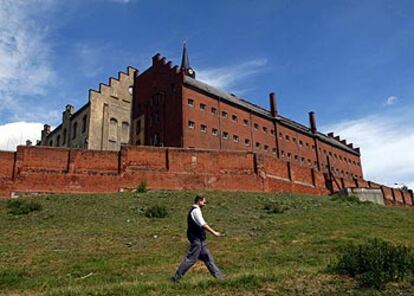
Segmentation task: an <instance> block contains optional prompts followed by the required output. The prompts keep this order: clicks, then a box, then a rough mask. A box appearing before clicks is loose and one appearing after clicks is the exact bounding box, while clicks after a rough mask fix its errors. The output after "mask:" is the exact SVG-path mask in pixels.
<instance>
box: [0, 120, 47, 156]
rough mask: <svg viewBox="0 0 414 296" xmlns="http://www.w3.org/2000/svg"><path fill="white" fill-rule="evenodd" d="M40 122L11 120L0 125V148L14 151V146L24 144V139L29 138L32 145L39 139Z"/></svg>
mask: <svg viewBox="0 0 414 296" xmlns="http://www.w3.org/2000/svg"><path fill="white" fill-rule="evenodd" d="M42 129H43V124H42V123H37V122H13V123H6V124H4V125H0V135H1V137H0V150H8V151H15V150H16V146H18V145H25V144H26V140H31V141H32V143H33V145H35V144H36V140H40V137H41V131H42Z"/></svg>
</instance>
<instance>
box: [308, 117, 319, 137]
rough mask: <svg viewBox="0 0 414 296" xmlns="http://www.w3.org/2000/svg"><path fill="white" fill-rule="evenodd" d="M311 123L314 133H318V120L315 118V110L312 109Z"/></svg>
mask: <svg viewBox="0 0 414 296" xmlns="http://www.w3.org/2000/svg"><path fill="white" fill-rule="evenodd" d="M309 123H310V129H311V131H312V133H314V134H315V133H316V131H317V129H316V120H315V112H313V111H311V112H309Z"/></svg>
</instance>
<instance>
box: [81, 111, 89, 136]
mask: <svg viewBox="0 0 414 296" xmlns="http://www.w3.org/2000/svg"><path fill="white" fill-rule="evenodd" d="M87 119H88V116H87V115H84V116H83V118H82V133H84V132H86V120H87Z"/></svg>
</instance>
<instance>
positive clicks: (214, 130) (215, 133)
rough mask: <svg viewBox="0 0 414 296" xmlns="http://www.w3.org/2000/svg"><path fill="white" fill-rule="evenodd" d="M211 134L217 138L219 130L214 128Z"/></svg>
mask: <svg viewBox="0 0 414 296" xmlns="http://www.w3.org/2000/svg"><path fill="white" fill-rule="evenodd" d="M211 134H212V135H213V136H217V135H218V130H217V129H216V128H213V129H212V130H211Z"/></svg>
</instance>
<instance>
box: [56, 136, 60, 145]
mask: <svg viewBox="0 0 414 296" xmlns="http://www.w3.org/2000/svg"><path fill="white" fill-rule="evenodd" d="M56 146H57V147H59V146H60V135H59V136H57V139H56Z"/></svg>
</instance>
